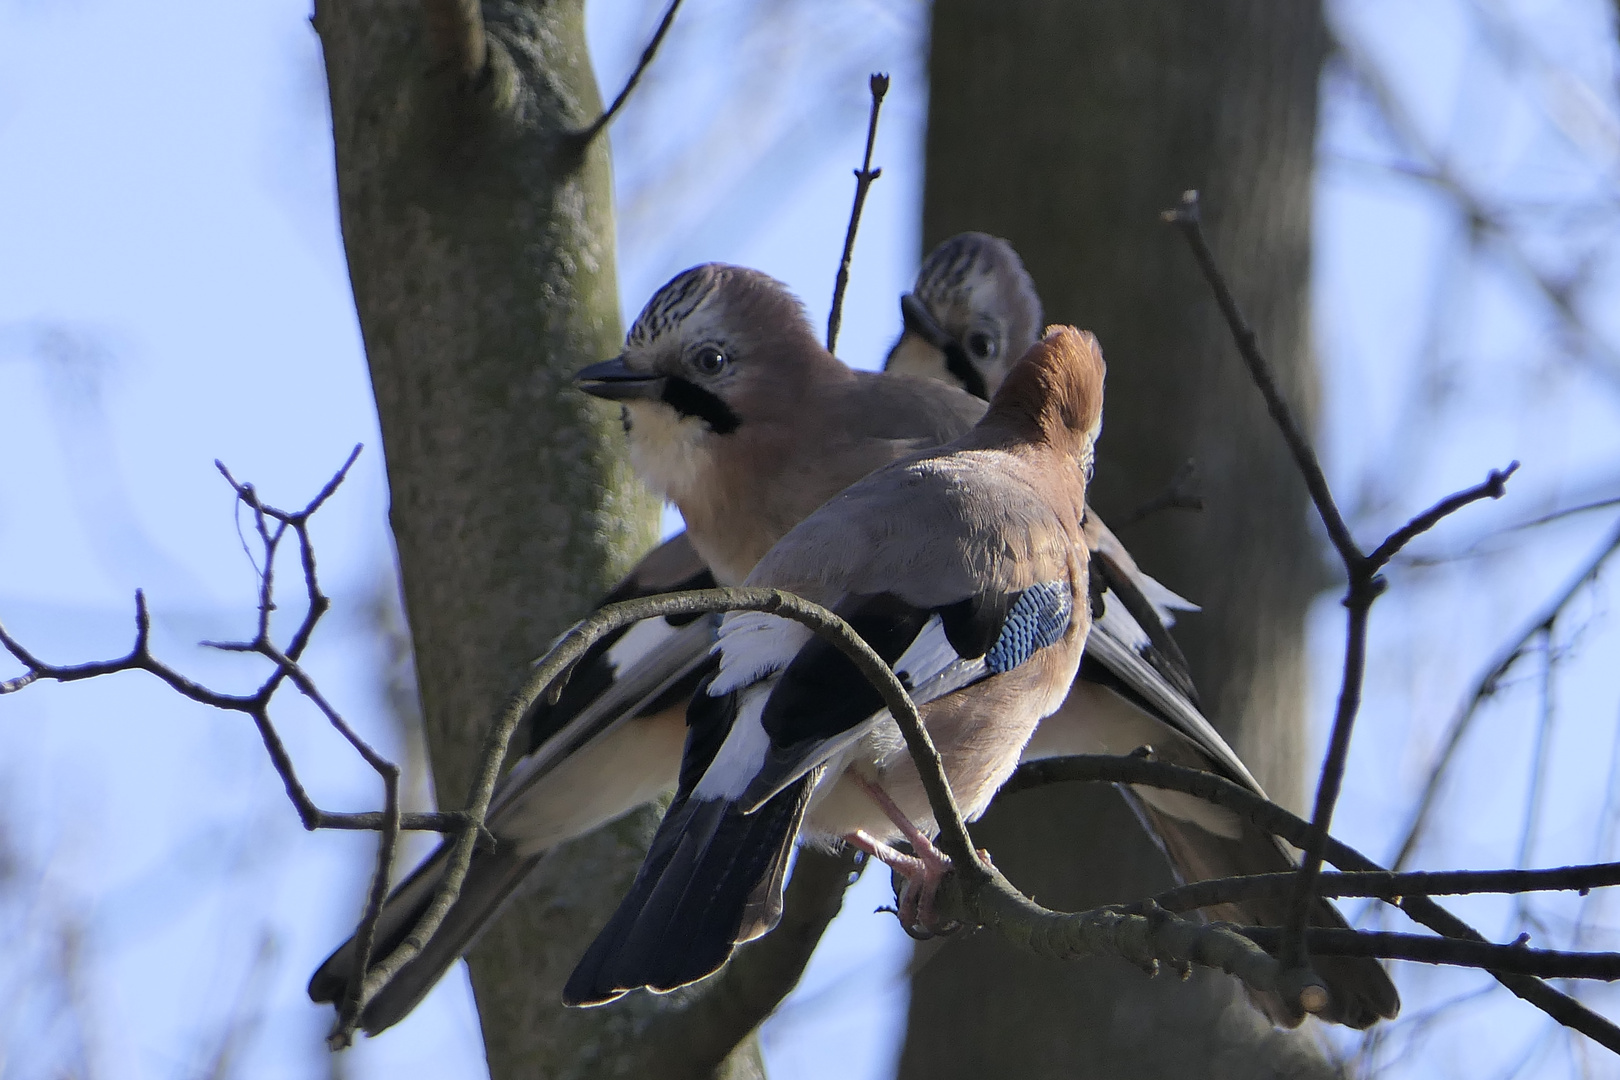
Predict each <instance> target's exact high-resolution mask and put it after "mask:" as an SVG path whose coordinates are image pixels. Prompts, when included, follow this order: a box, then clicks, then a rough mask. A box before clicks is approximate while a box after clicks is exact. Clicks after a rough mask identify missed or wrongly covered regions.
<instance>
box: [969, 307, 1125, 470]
mask: <svg viewBox="0 0 1620 1080" xmlns="http://www.w3.org/2000/svg"><path fill="white" fill-rule="evenodd" d="M1106 371H1107V368H1106V367H1105V366H1104V364H1103V356H1102V347H1101V346H1100V345H1098V344H1097V339H1096V337H1095V336H1094V335H1092V334H1090V333H1088V332H1086V331H1084V330H1076V329H1075V328H1074V327H1072V326H1049V327H1047V329H1046V334H1045V336H1044V337H1042V338H1041V340H1040V341H1037V342H1036V343H1035V344H1034V345H1033V346H1031V347H1030V349H1029V351H1028V352H1026V353H1025V354H1024V355H1023V357H1022V358H1020V359H1019V360H1018V362H1017V363H1015V364H1013V365H1012V369H1011V370H1010V371H1008V373H1007V379H1006V381H1005V382H1003V383H1002V384H1001V388H1000V389H999V390H997V391H996V396H995V397H993V398H991V399H990V408H989V410H988V411H987V412H986V413H985V416H984V419H983V420H981V421H980V422H979V427H978V429H977V430H978V431H979V432H980V433H981V436H982V441H987V442H991V443H995V444H1002V445H1005V444H1007V443H1021V444H1039V445H1043V446H1047V447H1050V448H1052V449H1054V450H1056V451H1058V452H1059V453H1061V454H1063V455H1065V456H1067V457H1069V458H1071V459H1073V460H1075V461H1076V462H1078V463H1079V465H1080V466H1081V468H1082V469H1084V471H1085V473H1086V475H1087V476H1088V477H1089V476H1090V474H1091V464H1092V453H1093V449H1094V447H1095V445H1096V442H1097V436H1098V435H1099V434H1101V432H1102V408H1103V376H1104V374H1105V373H1106Z"/></svg>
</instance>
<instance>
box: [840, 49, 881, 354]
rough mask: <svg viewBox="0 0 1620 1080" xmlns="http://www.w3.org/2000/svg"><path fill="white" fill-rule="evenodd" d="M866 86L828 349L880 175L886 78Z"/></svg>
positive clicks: (842, 313) (875, 78)
mask: <svg viewBox="0 0 1620 1080" xmlns="http://www.w3.org/2000/svg"><path fill="white" fill-rule="evenodd" d="M867 85H868V86H869V87H870V88H871V91H872V113H871V116H870V117H868V119H867V121H866V154H865V156H864V157H863V158H862V159H861V167H860V168H858V169H856V170H855V203H854V205H852V206H851V207H850V208H849V228H848V229H846V230H845V231H844V254H843V257H842V258H841V259H839V261H838V276H837V278H836V279H835V280H834V282H833V298H832V310H830V311H829V312H827V351H828V352H830V353H834V354H836V353H837V351H838V324H839V323H840V322H841V321H842V320H843V317H844V290H846V289H848V288H849V264H850V260H851V259H853V258H854V257H855V230H856V229H858V228H860V225H861V208H862V207H863V206H865V205H866V193H867V192H868V191H869V190H870V189H871V187H872V181H874V180H876V179H877V178H878V177H880V176H882V175H883V170H882V169H874V168H872V145H873V144H874V143H875V142H876V141H877V126H878V111H879V110H880V109H882V108H883V95H885V94H887V93H888V92H889V77H888V76H887V75H884V74H882V73H878V74H875V75H873V76H872V77H871V79H870V80H869V81H868V83H867Z"/></svg>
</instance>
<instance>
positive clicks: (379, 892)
mask: <svg viewBox="0 0 1620 1080" xmlns="http://www.w3.org/2000/svg"><path fill="white" fill-rule="evenodd" d="M380 771H382V774H383V817H384V818H385V822H384V825H383V828H382V837H381V840H380V842H379V843H378V844H377V868H376V870H375V871H373V873H372V875H371V889H370V891H369V892H368V894H367V896H366V908H365V911H364V912H363V913H362V914H361V916H360V927H359V929H358V930H357V931H355V935H354V948H355V952H354V956H355V960H354V971H353V972H352V973H351V974H350V976H349V986H348V988H347V989H346V990H345V991H344V993H343V1001H342V1003H341V1004H340V1005H339V1006H338V1016H339V1017H340V1018H341V1019H340V1022H341V1023H345V1024H352V1023H358V1022H359V1016H360V989H361V986H362V985H363V984H364V982H365V979H364V975H365V972H366V969H367V968H369V967H370V966H371V950H372V947H373V946H374V945H375V944H376V941H377V923H378V922H379V921H380V920H381V919H382V913H383V905H384V904H386V903H387V902H388V871H389V869H390V868H392V867H393V865H394V851H395V849H396V848H397V847H398V846H399V817H400V815H399V766H397V765H394V764H391V763H390V764H388V767H387V769H386V770H385V771H383V770H380Z"/></svg>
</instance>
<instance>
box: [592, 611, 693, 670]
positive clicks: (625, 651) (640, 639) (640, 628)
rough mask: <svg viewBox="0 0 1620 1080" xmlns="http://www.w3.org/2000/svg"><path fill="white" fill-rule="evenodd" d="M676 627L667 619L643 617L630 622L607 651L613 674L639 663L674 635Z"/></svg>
mask: <svg viewBox="0 0 1620 1080" xmlns="http://www.w3.org/2000/svg"><path fill="white" fill-rule="evenodd" d="M678 629H679V628H678V627H674V626H671V625H670V624H669V621H668V620H667V619H662V618H658V619H643V620H641V621H640V622H638V623H632V624H631V626H630V629H628V630H626V631H625V632H624V633H623V634H620V635H619V640H618V641H615V642H614V643H613V644H612V646H610V647H609V648H608V651H607V661H608V663H610V664H612V665H613V674H614V676H615V677H617V676H619V675H620V674H622V673H623V672H625V671H626V670H628V669H629V668H631V667H634V666H635V665H636V664H639V663H641V661H642V660H644V659H646V658H647V657H648V656H649V655H651V654H652V652H653V651H654V650H655V649H657V648H659V647H660V646H662V645H663V644H664V643H665V642H667V641H668V640H669V639H670V638H672V637H674V636H675V633H676V631H677V630H678Z"/></svg>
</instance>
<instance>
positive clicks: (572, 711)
mask: <svg viewBox="0 0 1620 1080" xmlns="http://www.w3.org/2000/svg"><path fill="white" fill-rule="evenodd" d="M666 546H668V545H666ZM714 587H715V580H714V575H713V574H712V573H710V572H709V571H708V570H707V569H705V570H700V571H698V572H697V573H694V574H690V575H688V576H687V577H685V578H682V579H680V580H676V581H656V582H652V581H641V580H639V579H637V578H635V577H631V578H627V579H625V580H624V581H622V582H620V583H619V585H618V586H617V587H616V588H614V590H613V591H612V592H610V593H608V594H607V596H606V597H604V598H603V600H602V602H601V603H600V604H598V605H597V607H605V606H606V605H608V604H614V603H618V602H619V601H621V600H636V599H639V598H641V597H643V596H656V595H658V594H659V593H666V592H684V591H686V590H688V589H712V588H714ZM702 617H703V616H701V615H683V616H675V617H672V618H667V619H665V621H666V622H668V623H669V625H671V626H674V627H681V626H685V625H686V624H687V623H689V622H691V621H692V620H693V619H697V618H702ZM634 625H635V624H634V623H632V624H631V626H634ZM629 631H630V626H624V627H620V628H619V629H618V630H615V631H614V632H613V633H611V634H607V635H605V636H603V637H601V638H599V639H598V640H597V641H596V643H595V644H594V645H592V646H591V647H590V648H589V649H587V650H585V655H584V656H582V657H580V658H579V662H578V663H577V664H575V665H574V670H573V673H572V674H571V675H570V676H569V678H568V682H567V683H565V684H564V685H563V689H562V693H561V694H559V695H558V696H557V700H556V702H554V703H553V702H548V701H547V700H546V699H545V698H543V697H542V698H541V699H540V700H538V701H536V702H535V703H534V704H533V705H532V706H530V707H529V711H528V713H527V714H525V715H524V717H523V729H524V730H525V731H527V732H528V747H527V750H526V752H527V753H533V752H534V751H535V750H537V749H539V748H540V746H541V745H543V744H544V743H545V741H546V740H547V739H549V738H551V737H552V736H553V735H555V734H557V732H558V731H560V730H562V728H563V725H565V724H567V723H568V721H570V720H572V719H573V718H574V717H575V716H577V715H579V713H580V712H581V711H582V710H583V709H584V708H585V707H586V706H587V705H589V704H590V703H591V702H592V701H595V700H596V699H597V698H599V697H601V696H602V694H603V693H605V692H606V691H607V689H608V687H610V686H612V685H613V680H614V677H615V674H616V673H615V672H614V670H613V664H612V662H611V661H609V660H608V656H607V652H608V650H609V649H611V648H612V647H613V646H614V645H615V644H617V643H618V641H619V639H620V638H622V637H624V635H625V634H627V633H629ZM701 674H702V672H701V670H700V671H698V672H694V673H693V674H691V675H688V676H686V677H684V678H682V679H681V680H680V681H679V682H677V683H675V684H674V685H672V686H670V687H669V689H667V690H665V691H664V692H663V693H662V694H660V695H659V696H658V697H657V698H656V699H655V700H653V701H651V702H649V703H648V704H647V705H646V707H644V708H643V709H642V710H641V712H640V713H639V714H638V715H651V714H653V713H657V712H662V711H663V710H665V709H667V708H670V707H671V706H674V705H676V704H678V703H679V702H681V701H682V700H684V697H685V696H686V695H689V694H691V692H692V689H693V688H694V687H695V686H696V685H697V680H698V679H699V678H700V677H701Z"/></svg>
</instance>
